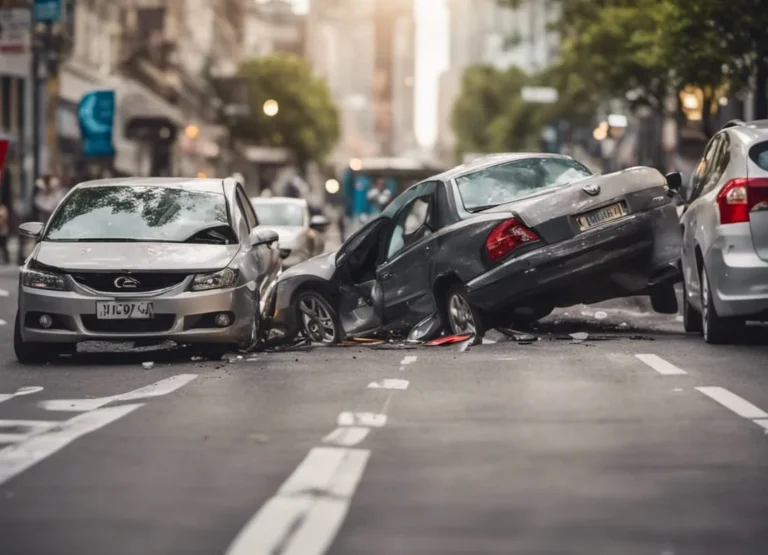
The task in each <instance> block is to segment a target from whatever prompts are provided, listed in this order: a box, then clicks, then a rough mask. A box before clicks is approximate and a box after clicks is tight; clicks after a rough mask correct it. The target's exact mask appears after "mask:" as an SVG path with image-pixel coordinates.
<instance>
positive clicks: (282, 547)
mask: <svg viewBox="0 0 768 555" xmlns="http://www.w3.org/2000/svg"><path fill="white" fill-rule="evenodd" d="M370 454H371V452H370V451H369V450H367V449H338V448H332V447H315V448H314V449H312V450H311V451H310V452H309V454H308V455H307V457H306V458H305V459H304V461H303V462H302V463H301V464H300V465H299V466H298V468H296V470H295V471H294V473H293V474H292V475H291V476H290V477H289V478H288V480H286V482H285V483H284V484H283V486H282V487H281V488H280V490H279V491H278V493H277V495H275V497H273V498H272V499H270V500H269V501H268V502H267V503H266V504H265V505H264V506H263V507H262V508H261V510H259V512H258V513H256V515H255V516H254V517H253V518H252V519H251V520H250V521H249V522H248V523H247V524H246V525H245V527H244V528H243V529H242V530H241V531H240V533H239V534H238V536H237V537H236V538H235V540H234V541H233V542H232V544H231V545H230V546H229V548H228V549H227V552H226V553H227V555H254V554H262V553H263V554H270V555H271V554H275V555H277V554H279V555H321V554H323V553H325V552H326V550H327V549H328V548H329V547H330V545H331V542H332V541H333V539H334V538H335V537H336V534H337V533H338V530H339V528H340V527H341V524H342V522H343V521H344V517H345V516H346V514H347V510H348V509H349V503H350V501H351V499H352V495H353V494H354V492H355V489H356V488H357V485H358V483H359V482H360V478H361V476H362V474H363V471H364V470H365V466H366V464H367V463H368V458H369V457H370Z"/></svg>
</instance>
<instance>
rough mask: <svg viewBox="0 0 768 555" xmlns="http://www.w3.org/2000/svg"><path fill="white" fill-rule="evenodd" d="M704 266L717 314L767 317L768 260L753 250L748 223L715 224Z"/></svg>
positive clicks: (757, 317)
mask: <svg viewBox="0 0 768 555" xmlns="http://www.w3.org/2000/svg"><path fill="white" fill-rule="evenodd" d="M704 265H705V267H706V268H707V275H708V276H709V282H710V289H711V291H712V297H713V299H712V300H713V302H714V305H715V310H716V311H717V314H718V315H720V316H725V317H730V316H733V317H755V318H756V319H761V320H762V319H768V262H766V261H765V260H762V259H761V258H760V257H759V256H757V254H756V253H755V247H754V245H753V243H752V234H751V232H750V229H749V224H748V223H745V224H731V225H727V226H720V227H718V228H717V238H716V239H715V240H714V241H713V243H712V245H711V246H710V248H709V250H708V251H707V253H706V254H705V255H704Z"/></svg>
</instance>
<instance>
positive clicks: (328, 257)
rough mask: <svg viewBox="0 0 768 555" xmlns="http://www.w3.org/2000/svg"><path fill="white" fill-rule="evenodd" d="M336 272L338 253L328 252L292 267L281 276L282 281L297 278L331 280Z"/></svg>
mask: <svg viewBox="0 0 768 555" xmlns="http://www.w3.org/2000/svg"><path fill="white" fill-rule="evenodd" d="M335 271H336V253H335V252H327V253H324V254H320V255H317V256H315V257H314V258H310V259H309V260H306V261H304V262H301V263H300V264H296V266H292V267H291V268H289V269H288V270H286V271H284V272H283V273H282V274H281V275H280V279H281V280H284V279H289V278H293V277H297V276H315V277H319V278H322V279H325V280H330V279H331V278H332V277H333V273H334V272H335Z"/></svg>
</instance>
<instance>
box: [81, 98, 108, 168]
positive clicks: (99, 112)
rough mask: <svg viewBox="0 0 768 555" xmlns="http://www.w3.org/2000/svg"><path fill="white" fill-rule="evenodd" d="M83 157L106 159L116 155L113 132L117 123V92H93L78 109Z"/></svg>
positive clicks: (83, 100)
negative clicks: (115, 122)
mask: <svg viewBox="0 0 768 555" xmlns="http://www.w3.org/2000/svg"><path fill="white" fill-rule="evenodd" d="M77 119H78V120H79V122H80V135H81V138H82V142H83V156H84V157H86V158H105V157H112V156H114V155H115V147H114V145H113V144H112V132H113V130H114V121H115V91H93V92H90V93H88V94H86V95H85V96H83V98H82V100H81V101H80V105H79V106H78V107H77Z"/></svg>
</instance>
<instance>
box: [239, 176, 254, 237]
mask: <svg viewBox="0 0 768 555" xmlns="http://www.w3.org/2000/svg"><path fill="white" fill-rule="evenodd" d="M237 201H238V202H239V203H240V205H241V206H240V209H241V210H242V211H243V215H244V216H245V221H246V223H247V224H248V231H249V232H250V230H252V229H253V228H254V227H256V226H257V225H259V219H258V218H257V217H256V213H255V212H254V210H253V206H251V203H250V202H248V197H247V196H245V193H244V192H243V190H242V189H241V188H240V187H238V188H237Z"/></svg>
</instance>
